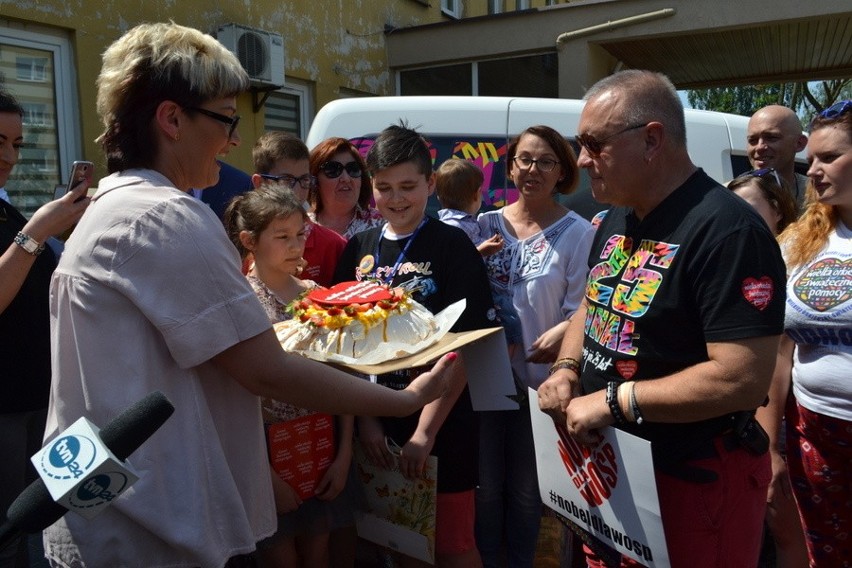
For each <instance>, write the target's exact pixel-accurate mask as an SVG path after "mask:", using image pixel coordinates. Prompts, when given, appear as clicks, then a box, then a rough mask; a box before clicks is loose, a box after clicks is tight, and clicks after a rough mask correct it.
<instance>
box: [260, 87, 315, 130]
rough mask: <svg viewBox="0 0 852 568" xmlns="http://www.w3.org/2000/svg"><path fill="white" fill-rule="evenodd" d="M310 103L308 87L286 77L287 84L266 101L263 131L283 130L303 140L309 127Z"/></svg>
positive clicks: (311, 104)
mask: <svg viewBox="0 0 852 568" xmlns="http://www.w3.org/2000/svg"><path fill="white" fill-rule="evenodd" d="M312 101H313V97H312V95H311V87H310V85H309V84H307V83H303V82H301V81H298V80H293V79H290V78H289V77H288V78H287V84H286V85H285V86H284V87H282V88H280V89H278V90H277V91H274V92H273V93H271V94H270V95H269V98H268V99H266V104H265V105H264V107H263V108H264V121H263V126H264V129H265V130H283V131H285V132H290V133H292V134H295V135H296V136H298V137H299V138H301V139H302V140H304V139H305V138H306V137H307V135H308V129H309V128H310V126H311V124H310V120H311V116H313V102H312Z"/></svg>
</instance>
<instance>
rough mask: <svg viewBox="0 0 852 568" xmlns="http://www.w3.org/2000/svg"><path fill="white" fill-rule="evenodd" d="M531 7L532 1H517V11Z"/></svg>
mask: <svg viewBox="0 0 852 568" xmlns="http://www.w3.org/2000/svg"><path fill="white" fill-rule="evenodd" d="M529 7H530V0H515V10H527V9H529Z"/></svg>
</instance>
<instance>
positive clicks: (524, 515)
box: [476, 126, 594, 568]
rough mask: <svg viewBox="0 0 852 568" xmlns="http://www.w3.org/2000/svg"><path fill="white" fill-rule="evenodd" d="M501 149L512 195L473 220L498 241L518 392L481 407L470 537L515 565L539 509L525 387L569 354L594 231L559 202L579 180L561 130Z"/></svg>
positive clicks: (523, 557) (497, 265)
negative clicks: (510, 399)
mask: <svg viewBox="0 0 852 568" xmlns="http://www.w3.org/2000/svg"><path fill="white" fill-rule="evenodd" d="M506 155H507V156H508V160H507V170H508V173H509V177H510V178H511V179H512V181H513V182H514V184H515V187H517V188H518V199H517V201H515V202H514V203H511V204H509V205H506V206H505V207H503V208H502V209H499V210H497V211H489V212H486V213H483V214H482V215H480V216H479V224H480V227H481V229H482V231H481V232H482V233H483V234H487V235H500V237H502V240H503V243H504V244H503V248H502V249H501V250H500V251H498V252H497V253H495V254H493V255H491V256H489V257H486V258H485V264H486V267H487V269H488V278H489V281H490V282H491V291H492V293H493V296H494V301H495V303H496V304H497V306H498V310H499V312H498V313H499V315H500V317H501V319H502V320H503V321H504V326H505V328H506V334H507V341H508V343H509V353H510V359H511V363H512V371H513V374H514V375H515V379H516V381H517V382H518V388H519V391H520V394H521V395H522V397H523V400H522V403H521V408H520V409H518V410H504V411H495V412H483V413H481V420H480V452H479V455H480V460H479V464H480V467H479V487H478V488H477V492H476V541H477V545H478V547H479V551H480V554H481V556H482V563H483V565H484V566H486V567H496V566H501V565H506V566H508V567H509V568H518V567H525V566H530V567H531V566H532V565H533V561H534V558H535V549H536V542H537V538H538V531H539V525H540V521H541V514H542V505H541V495H540V493H539V488H538V477H537V472H536V460H535V448H534V445H533V437H532V425H531V421H530V412H529V408H528V404H529V401H528V400H527V399H526V393H527V388H528V387H532V388H534V389H537V388H538V386H539V385H540V384H541V383H542V382H543V381H544V380H545V379H546V378H547V376H548V371H549V369H551V368H552V366H554V365H562V364H567V363H569V362H568V361H561V362H558V361H556V355H557V354H558V352H559V348H560V346H561V344H562V337H563V335H564V333H565V329H566V328H567V326H568V320H569V318H570V317H571V315H572V314H573V313H574V312H575V311H576V310H577V307H578V306H579V304H580V301H581V300H582V298H583V290H584V287H585V283H586V274H587V272H588V256H589V250H590V248H591V245H592V235H593V233H594V230H593V229H592V226H591V224H590V223H589V222H588V221H586V220H585V219H583V218H581V217H580V216H579V215H577V214H576V213H574V212H573V211H569V210H568V209H567V208H565V207H564V206H563V205H561V204H560V203H559V201H557V196H558V195H560V194H563V195H564V194H568V193H571V192H572V191H574V189H575V188H576V187H577V182H578V180H579V170H578V168H577V157H576V156H575V155H574V152H573V150H571V146H570V145H569V144H568V142H567V141H566V140H565V138H564V137H563V136H562V135H561V134H559V133H558V132H557V131H555V130H554V129H552V128H550V127H548V126H531V127H529V128H527V129H526V130H524V131H523V132H522V133H521V134H520V135H519V136H518V138H516V139H515V140H514V141H512V143H511V144H510V145H509V148H508V151H507V154H506ZM507 322H513V323H514V324H515V325H509V324H508V323H507ZM574 364H579V363H578V362H574ZM501 550H505V553H506V562H505V563H504V562H503V561H502V560H501V558H500V556H501V554H502V553H501Z"/></svg>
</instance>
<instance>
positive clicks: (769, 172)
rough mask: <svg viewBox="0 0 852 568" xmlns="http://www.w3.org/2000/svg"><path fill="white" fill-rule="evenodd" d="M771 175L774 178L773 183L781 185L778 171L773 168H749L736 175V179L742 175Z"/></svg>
mask: <svg viewBox="0 0 852 568" xmlns="http://www.w3.org/2000/svg"><path fill="white" fill-rule="evenodd" d="M769 175H771V176H772V177H773V178H775V183H777V184H778V187H782V184H781V177H780V176H779V175H778V172H777V171H775V168H758V169H756V170H750V171H747V172H745V173H742V174H740V175H738V176H737V177H736V179H740V178H744V177H759V178H762V177H766V176H769Z"/></svg>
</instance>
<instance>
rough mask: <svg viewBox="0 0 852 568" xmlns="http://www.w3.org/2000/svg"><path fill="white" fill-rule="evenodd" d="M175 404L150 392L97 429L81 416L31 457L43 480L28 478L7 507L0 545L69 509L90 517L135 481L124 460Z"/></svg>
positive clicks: (36, 527)
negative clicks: (24, 486) (25, 486)
mask: <svg viewBox="0 0 852 568" xmlns="http://www.w3.org/2000/svg"><path fill="white" fill-rule="evenodd" d="M174 410H175V407H174V406H173V405H172V403H171V402H169V399H168V398H166V396H165V395H164V394H163V393H161V392H160V391H154V392H152V393H151V394H149V395H148V396H146V397H145V398H143V399H142V400H140V401H138V402H136V403H135V404H133V405H132V406H130V407H129V408H127V409H126V410H124V411H123V412H122V413H121V414H119V415H118V416H116V417H115V418H113V419H112V420H111V421H110V422H109V423H108V424H107V425H106V426H104V427H103V429H101V430H100V431H98V429H97V427H95V426H94V425H93V424H92V423H91V422H89V421H88V420H87V419H86V418H80V419H79V420H77V421H76V422H75V423H74V424H72V425H71V426H70V427H68V429H66V430H65V431H64V432H62V433H61V434H59V435H58V436H57V437H56V438H54V439H53V440H52V441H51V442H50V443H48V444H47V445H45V446H44V447H43V448H42V449H41V450H40V451H39V452H38V453H36V454H35V455H34V456H33V457H32V462H33V464H34V465H35V467H36V470H37V471H38V473H39V475H40V476H41V479H37V480H35V481H34V482H32V483H31V484H30V485H29V487H27V488H26V489H24V490H23V491H22V492H21V494H20V495H18V498H17V499H15V501H14V502H13V503H12V505H10V506H9V510H8V511H7V512H6V518H7V520H6V522H5V523H3V525H2V526H0V548H2V547H3V546H5V545H6V544H7V542H8V541H10V540H11V539H13V538H15V537H17V536H18V535H20V534H21V533H35V532H39V531H41V530H42V529H44V528H46V527H48V526H50V525H52V524H53V523H55V522H56V521H57V520H59V519H60V518H61V517H62V516H63V515H64V514H65V513H66V512H68V511H69V510H71V511H74V512H76V513H78V514H80V515H82V516H84V517H86V518H92V517H94V516H95V515H97V514H98V513H100V512H101V511H102V510H103V508H104V507H105V506H107V505H109V503H110V502H111V501H112V500H113V499H115V498H116V497H118V495H120V494H121V493H122V492H123V491H124V490H125V489H127V488H128V487H130V485H132V484H133V483H135V482H136V480H137V479H138V477H137V476H136V475H135V474H134V473H133V472H132V471H130V470H129V469H128V468H127V465H126V464H125V463H124V460H125V459H126V458H127V456H129V455H130V454H132V453H133V452H134V451H136V449H137V448H138V447H139V446H141V445H142V443H143V442H145V440H147V439H148V438H150V437H151V435H152V434H153V433H154V432H156V431H157V430H158V429H159V428H160V426H162V425H163V423H164V422H165V421H166V420H167V419H168V418H169V416H171V415H172V413H173V412H174Z"/></svg>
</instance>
